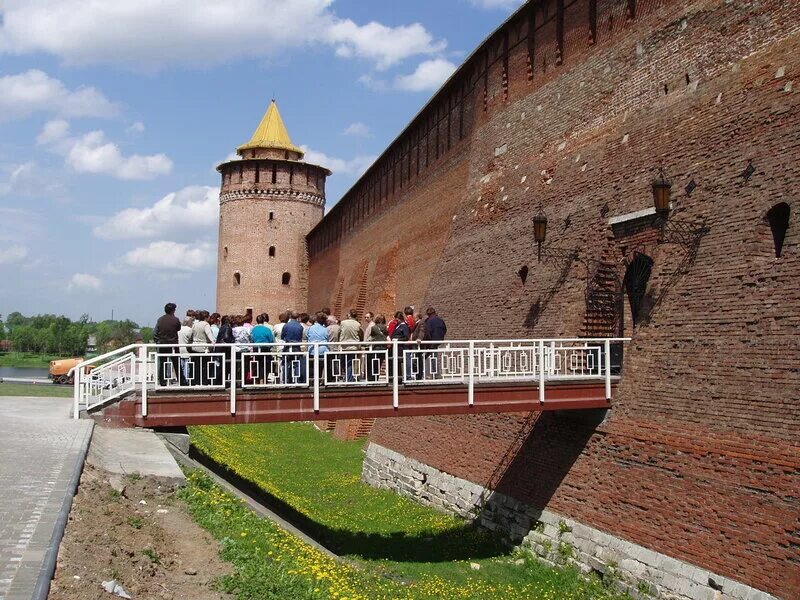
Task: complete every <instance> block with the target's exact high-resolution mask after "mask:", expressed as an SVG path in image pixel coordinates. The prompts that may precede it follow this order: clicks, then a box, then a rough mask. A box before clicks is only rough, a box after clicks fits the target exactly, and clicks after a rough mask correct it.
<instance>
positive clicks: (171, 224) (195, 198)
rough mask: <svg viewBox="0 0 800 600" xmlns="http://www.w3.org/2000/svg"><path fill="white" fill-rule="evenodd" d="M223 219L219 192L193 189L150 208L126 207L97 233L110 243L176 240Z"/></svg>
mask: <svg viewBox="0 0 800 600" xmlns="http://www.w3.org/2000/svg"><path fill="white" fill-rule="evenodd" d="M218 220H219V189H218V188H212V187H207V186H199V185H198V186H189V187H185V188H183V189H182V190H179V191H177V192H172V193H170V194H167V195H166V196H164V197H163V198H161V200H159V201H158V202H156V203H155V204H153V205H152V206H148V207H146V208H126V209H125V210H123V211H120V212H118V213H117V214H115V215H113V216H112V217H110V218H109V219H107V220H105V221H104V222H102V223H100V224H99V225H97V226H96V227H95V228H94V230H93V233H94V235H95V236H97V237H99V238H103V239H106V240H122V239H135V238H154V237H159V238H161V239H162V240H163V239H175V238H178V237H180V236H181V235H185V234H187V233H190V234H193V233H195V232H196V230H198V229H204V228H212V227H214V226H216V225H217V223H218Z"/></svg>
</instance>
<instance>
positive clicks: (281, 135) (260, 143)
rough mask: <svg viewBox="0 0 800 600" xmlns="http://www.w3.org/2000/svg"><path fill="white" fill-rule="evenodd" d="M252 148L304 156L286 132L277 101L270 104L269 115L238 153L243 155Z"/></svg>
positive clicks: (267, 114) (265, 116) (262, 120)
mask: <svg viewBox="0 0 800 600" xmlns="http://www.w3.org/2000/svg"><path fill="white" fill-rule="evenodd" d="M250 148H277V149H280V150H291V151H292V152H299V153H300V155H301V156H302V155H303V151H302V150H301V149H300V148H298V147H297V146H295V145H294V144H292V139H291V138H290V137H289V132H288V131H286V125H284V124H283V119H282V118H281V113H280V112H279V111H278V105H277V104H276V103H275V100H273V101H272V102H270V105H269V108H268V109H267V113H266V114H265V115H264V118H262V119H261V123H259V124H258V128H257V129H256V132H255V133H254V134H253V137H252V138H250V141H249V142H247V143H246V144H243V145H242V146H239V147H238V148H237V151H238V152H240V153H241V151H242V150H248V149H250Z"/></svg>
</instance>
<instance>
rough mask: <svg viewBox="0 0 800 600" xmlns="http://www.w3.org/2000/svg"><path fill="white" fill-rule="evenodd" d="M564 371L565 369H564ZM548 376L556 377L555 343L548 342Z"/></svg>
mask: <svg viewBox="0 0 800 600" xmlns="http://www.w3.org/2000/svg"><path fill="white" fill-rule="evenodd" d="M564 370H565V371H566V368H565V369H564ZM550 375H557V373H556V343H555V341H552V342H550Z"/></svg>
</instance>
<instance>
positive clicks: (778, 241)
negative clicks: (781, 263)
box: [767, 202, 791, 258]
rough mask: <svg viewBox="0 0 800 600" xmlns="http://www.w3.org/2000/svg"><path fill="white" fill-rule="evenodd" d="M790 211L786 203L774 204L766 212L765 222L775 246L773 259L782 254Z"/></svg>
mask: <svg viewBox="0 0 800 600" xmlns="http://www.w3.org/2000/svg"><path fill="white" fill-rule="evenodd" d="M790 212H791V209H790V208H789V205H788V204H786V202H781V203H780V204H776V205H775V206H773V207H772V208H770V209H769V211H767V222H768V223H769V228H770V229H771V230H772V241H773V243H774V244H775V258H780V257H781V254H783V242H784V240H786V230H787V229H789V214H790Z"/></svg>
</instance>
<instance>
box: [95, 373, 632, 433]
mask: <svg viewBox="0 0 800 600" xmlns="http://www.w3.org/2000/svg"><path fill="white" fill-rule="evenodd" d="M616 385H617V378H616V377H615V378H614V382H613V383H612V386H613V387H614V388H616ZM609 406H610V401H609V400H607V399H606V390H605V385H604V383H603V382H602V381H570V380H564V381H559V382H552V381H551V382H549V383H548V384H547V386H546V389H545V401H544V402H543V403H542V402H540V401H539V388H538V385H536V384H535V383H527V382H525V383H493V384H490V383H486V384H481V385H476V386H475V391H474V403H473V404H472V405H470V404H469V403H468V401H467V394H466V393H465V390H464V386H461V385H434V386H430V385H429V386H414V385H408V386H403V387H402V388H401V389H400V391H399V406H398V407H397V408H395V407H394V406H393V403H392V388H391V387H386V386H381V387H366V388H361V389H352V388H348V389H335V388H334V389H325V390H322V391H321V392H320V409H319V410H318V411H315V410H314V396H313V393H312V392H311V391H310V390H307V389H303V390H283V391H277V390H274V391H269V392H266V391H261V392H249V393H248V392H242V391H239V392H238V393H237V395H236V406H235V414H232V411H231V399H230V394H229V392H227V391H219V392H188V393H187V392H177V393H176V392H163V391H162V392H158V393H152V392H151V393H149V394H148V396H147V413H148V414H147V416H146V417H143V416H142V401H141V397H140V396H139V395H138V394H135V395H132V396H129V397H127V398H124V399H122V400H121V401H119V402H117V403H116V404H113V405H110V406H106V407H105V408H104V409H102V411H101V414H102V419H103V421H104V422H106V423H107V424H109V425H116V426H119V427H134V426H138V427H172V426H182V425H212V424H233V423H269V422H279V421H312V420H337V419H359V418H383V417H414V416H422V415H460V414H479V413H504V412H505V413H508V412H531V411H546V410H568V409H586V408H608V407H609Z"/></svg>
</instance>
